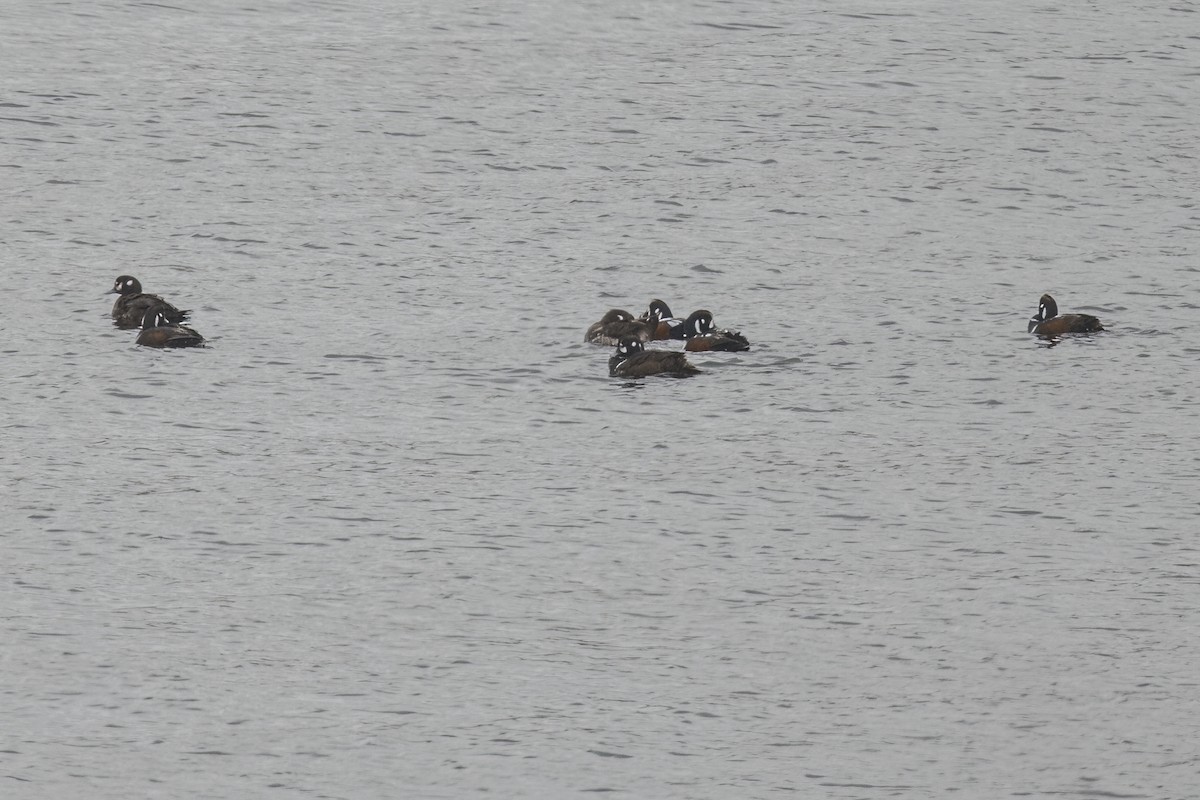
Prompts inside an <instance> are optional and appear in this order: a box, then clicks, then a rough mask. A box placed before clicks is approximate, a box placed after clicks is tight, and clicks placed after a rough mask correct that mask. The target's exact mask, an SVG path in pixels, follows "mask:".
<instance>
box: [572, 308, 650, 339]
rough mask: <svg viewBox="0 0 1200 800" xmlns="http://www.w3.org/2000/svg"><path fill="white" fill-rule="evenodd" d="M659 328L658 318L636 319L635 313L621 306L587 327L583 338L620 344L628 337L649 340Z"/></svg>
mask: <svg viewBox="0 0 1200 800" xmlns="http://www.w3.org/2000/svg"><path fill="white" fill-rule="evenodd" d="M656 330H658V319H657V318H652V319H648V320H636V319H634V318H633V314H630V313H629V312H628V311H622V310H621V309H619V308H614V309H611V310H610V311H609V312H608V313H606V314H605V315H604V316H603V317H601V318H600V321H599V322H597V323H595V324H594V325H592V326H591V327H590V328H588V329H587V333H586V334H584V336H583V340H584V341H585V342H591V343H592V344H608V345H612V344H618V343H619V342H620V341H621V340H622V339H624V338H626V337H632V338H634V339H637V340H638V341H639V342H648V341H650V339H651V337H653V336H654V332H655V331H656Z"/></svg>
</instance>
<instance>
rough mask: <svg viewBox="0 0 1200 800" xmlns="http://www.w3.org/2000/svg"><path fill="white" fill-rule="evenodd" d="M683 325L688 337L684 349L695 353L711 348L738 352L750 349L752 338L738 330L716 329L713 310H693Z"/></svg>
mask: <svg viewBox="0 0 1200 800" xmlns="http://www.w3.org/2000/svg"><path fill="white" fill-rule="evenodd" d="M682 327H683V336H684V338H685V339H687V344H685V345H684V346H683V349H684V350H687V351H690V352H693V353H696V352H704V351H709V350H720V351H724V352H727V353H738V352H741V351H743V350H749V349H750V340H749V339H747V338H746V337H745V336H743V335H742V334H741V333H739V332H738V331H731V330H719V331H718V330H714V328H713V315H712V312H711V311H708V310H706V309H703V308H702V309H700V310H699V311H693V312H692V314H691V315H690V316H689V317H688V318H687V321H686V322H685V323H684V324H683V326H682Z"/></svg>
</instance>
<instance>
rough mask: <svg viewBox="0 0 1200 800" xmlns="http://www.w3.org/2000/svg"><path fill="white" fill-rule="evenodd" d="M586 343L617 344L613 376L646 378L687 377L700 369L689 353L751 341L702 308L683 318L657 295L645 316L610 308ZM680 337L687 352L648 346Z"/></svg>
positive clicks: (736, 348) (732, 348) (740, 347)
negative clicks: (715, 320)
mask: <svg viewBox="0 0 1200 800" xmlns="http://www.w3.org/2000/svg"><path fill="white" fill-rule="evenodd" d="M583 340H584V342H589V343H592V344H602V345H608V346H610V347H611V346H614V345H615V346H616V348H617V349H616V352H615V353H614V354H613V355H612V357H611V358H609V360H608V374H609V375H610V376H612V377H614V378H644V377H647V376H650V375H669V376H672V377H676V378H686V377H689V376H691V375H696V374H698V373H699V372H700V370H698V369H697V368H696V367H695V366H693V365H692V363H691V362H690V361H688V359H687V356H686V355H685V353H686V352H693V353H695V352H707V351H723V352H733V353H736V352H741V351H744V350H749V349H750V340H749V339H747V338H746V337H745V336H743V335H742V334H741V333H739V332H738V331H731V330H728V329H723V330H718V329H717V328H716V326H715V325H714V323H713V315H712V312H711V311H708V310H707V309H703V308H702V309H698V310H696V311H693V312H692V313H691V314H689V315H688V316H687V318H686V319H680V318H678V317H676V316H675V315H674V314H672V313H671V308H670V306H668V305H667V304H666V303H665V302H663V301H662V300H659V299H657V298H656V299H654V300H651V301H650V305H649V307H648V308H647V310H646V311H645V312H643V313H642V314H641V316H639V317H637V318H636V319H635V318H634V316H633V314H630V313H629V312H628V311H625V310H624V309H620V308H613V309H609V310H608V311H607V312H605V314H604V316H602V317H601V318H600V321H599V322H595V323H593V324H592V325H591V326H590V327H589V328H588V329H587V332H586V333H585V334H584V336H583ZM657 341H662V342H671V341H682V342H683V343H684V345H683V351H684V352H680V351H676V350H663V349H657V348H655V349H651V350H647V349H646V343H647V342H657Z"/></svg>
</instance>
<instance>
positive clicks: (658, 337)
mask: <svg viewBox="0 0 1200 800" xmlns="http://www.w3.org/2000/svg"><path fill="white" fill-rule="evenodd" d="M651 315H657V316H658V330H656V331H655V332H654V337H653V338H654V340H655V341H662V340H664V339H682V338H683V320H681V319H679V318H677V317H676V316H675V315H674V314H672V313H671V308H670V307H669V306H668V305H667V304H666V303H664V302H663V301H662V300H651V301H650V310H649V311H646V312H644V313H643V314H642V317H641V318H642V319H643V320H647V319H650V316H651Z"/></svg>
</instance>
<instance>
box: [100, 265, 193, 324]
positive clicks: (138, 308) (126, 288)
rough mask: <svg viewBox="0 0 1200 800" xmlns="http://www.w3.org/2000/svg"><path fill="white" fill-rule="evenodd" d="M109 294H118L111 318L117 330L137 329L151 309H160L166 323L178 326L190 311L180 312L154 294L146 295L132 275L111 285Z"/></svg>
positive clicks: (124, 276) (125, 276) (121, 277)
mask: <svg viewBox="0 0 1200 800" xmlns="http://www.w3.org/2000/svg"><path fill="white" fill-rule="evenodd" d="M109 294H119V295H121V296H120V297H118V298H117V302H115V303H113V309H112V317H113V320H114V323H115V324H116V326H117V327H118V328H138V327H141V325H142V321H143V320H145V318H146V312H147V311H149V310H151V309H161V310H162V312H163V314H164V315H165V316H166V318H167V321H168V322H170V323H172V324H178V323H180V322H183V321H184V320H186V319H187V318H188V314H190V313H192V312H190V311H186V310H185V311H181V310H180V309H178V308H176V307H175V306H173V305H171V304H170V303H168V302H167V301H166V300H163V299H162V298H161V297H159V296H158V295H156V294H146V293H145V292H143V291H142V284H141V283H140V282H139V281H138V279H137V278H135V277H133V276H132V275H122V276H120V277H119V278H117V280H116V282H115V283H113V288H112V291H110V292H109Z"/></svg>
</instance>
